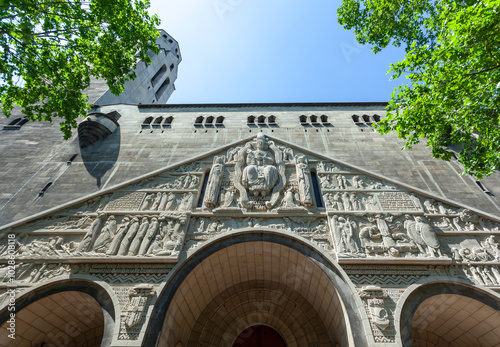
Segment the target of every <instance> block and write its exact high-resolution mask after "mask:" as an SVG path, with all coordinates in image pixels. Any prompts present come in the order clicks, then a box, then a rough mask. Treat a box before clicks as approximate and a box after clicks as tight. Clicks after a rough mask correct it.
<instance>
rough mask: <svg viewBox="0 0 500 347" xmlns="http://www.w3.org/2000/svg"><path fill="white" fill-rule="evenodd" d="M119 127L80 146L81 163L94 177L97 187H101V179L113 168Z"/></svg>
mask: <svg viewBox="0 0 500 347" xmlns="http://www.w3.org/2000/svg"><path fill="white" fill-rule="evenodd" d="M120 141H121V134H120V127H117V128H116V130H115V131H113V133H112V134H110V135H109V136H107V137H106V138H104V139H101V140H99V141H97V142H94V143H92V144H90V145H87V146H85V147H83V148H82V147H81V146H80V153H81V155H82V160H83V163H84V164H85V168H86V169H87V172H88V173H89V174H90V175H91V176H92V177H94V178H95V179H96V184H97V187H98V188H101V184H102V182H101V179H102V178H103V177H104V175H106V173H107V172H108V171H109V170H111V169H112V168H113V166H114V165H115V163H116V160H117V159H118V155H119V154H120Z"/></svg>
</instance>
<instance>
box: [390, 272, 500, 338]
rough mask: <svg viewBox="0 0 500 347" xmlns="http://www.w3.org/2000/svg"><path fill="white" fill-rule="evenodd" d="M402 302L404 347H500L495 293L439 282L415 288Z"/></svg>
mask: <svg viewBox="0 0 500 347" xmlns="http://www.w3.org/2000/svg"><path fill="white" fill-rule="evenodd" d="M400 300H401V301H402V305H401V310H400V311H399V313H397V314H396V317H395V319H396V321H399V327H400V336H401V342H402V345H403V346H407V347H424V346H425V347H433V346H439V347H452V346H453V347H469V346H499V342H498V341H499V340H498V336H500V323H499V322H500V297H499V295H498V294H496V293H494V292H492V291H488V290H483V289H481V288H478V287H476V286H474V285H470V284H467V283H462V282H454V281H435V282H430V283H427V284H422V285H418V286H416V287H414V288H412V289H411V290H410V291H408V293H407V294H406V295H403V297H402V298H401V299H400ZM398 317H399V318H398Z"/></svg>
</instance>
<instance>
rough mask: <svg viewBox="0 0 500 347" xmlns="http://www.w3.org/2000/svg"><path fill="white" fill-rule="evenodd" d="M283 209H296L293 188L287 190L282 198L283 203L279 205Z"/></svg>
mask: <svg viewBox="0 0 500 347" xmlns="http://www.w3.org/2000/svg"><path fill="white" fill-rule="evenodd" d="M281 206H283V207H297V204H295V199H294V191H293V188H291V187H290V188H288V189H287V190H286V192H285V197H284V198H283V202H282V204H281Z"/></svg>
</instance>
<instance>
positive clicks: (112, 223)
mask: <svg viewBox="0 0 500 347" xmlns="http://www.w3.org/2000/svg"><path fill="white" fill-rule="evenodd" d="M499 227H500V224H499V220H498V219H496V218H495V217H493V216H490V215H487V214H484V213H481V212H479V211H474V210H473V209H471V208H468V207H466V206H461V205H460V204H459V203H455V202H452V201H448V200H446V199H443V198H439V197H437V196H433V195H432V194H429V193H427V192H424V191H421V190H419V189H416V188H412V187H410V186H408V185H405V184H402V183H399V182H397V181H396V180H393V179H390V178H387V177H381V176H380V175H376V174H374V173H371V172H368V171H366V170H363V169H361V168H357V167H355V166H352V165H349V164H348V163H343V162H340V161H337V160H334V159H332V158H329V157H326V156H323V155H322V154H320V153H315V152H312V151H309V150H306V149H304V148H300V147H298V146H295V145H293V144H291V143H288V142H286V141H282V140H280V139H277V138H273V137H271V136H264V135H263V134H262V133H261V134H259V135H257V136H254V137H250V138H247V139H244V140H241V141H238V142H234V143H231V144H229V145H226V146H224V147H221V148H219V149H217V150H214V151H211V152H208V153H206V154H204V155H200V156H198V157H196V158H192V159H191V160H187V161H184V162H182V163H178V164H176V165H173V166H170V167H167V168H165V169H162V170H158V171H155V172H152V173H150V174H149V175H145V176H142V177H139V178H137V179H135V180H132V181H129V182H125V183H123V184H121V185H119V186H116V187H113V188H110V189H107V190H106V191H103V192H100V193H99V194H95V195H92V196H89V197H87V198H85V199H81V200H78V201H74V202H72V203H70V204H66V205H64V206H61V207H59V208H56V209H53V210H51V211H47V212H46V213H43V214H40V215H38V216H36V217H34V218H30V219H26V220H24V221H20V222H17V223H12V224H11V225H10V226H7V227H6V228H4V229H3V230H4V232H9V233H12V234H14V235H15V236H16V239H17V242H18V249H19V252H18V260H21V261H22V260H23V259H26V260H33V259H34V260H36V259H44V260H47V259H49V260H50V259H53V260H54V261H55V260H57V261H60V260H61V259H69V258H75V257H76V258H82V259H92V261H101V260H102V261H103V262H106V261H108V260H111V259H114V260H116V259H125V260H127V259H128V261H130V260H131V259H137V258H141V259H142V261H146V262H148V261H151V262H154V261H156V260H158V259H171V260H172V261H173V262H175V261H176V260H177V259H178V257H179V254H180V253H181V252H188V253H189V252H192V251H194V250H195V249H196V248H197V247H198V246H199V245H200V244H202V243H203V242H205V241H208V240H210V239H212V238H214V237H216V236H219V235H221V234H224V233H226V232H229V231H237V230H243V229H245V230H248V229H249V228H253V229H258V228H260V229H270V230H275V229H279V230H280V231H282V232H289V233H291V234H293V235H295V236H297V237H301V238H304V239H306V240H309V241H310V242H312V243H313V244H315V245H317V246H318V247H319V248H320V249H321V250H323V251H324V252H327V253H330V254H332V255H333V256H334V257H336V259H338V260H339V261H353V260H356V259H367V258H368V259H371V258H373V259H377V260H379V259H394V258H401V259H406V260H422V259H424V260H425V259H431V258H432V259H435V260H443V261H447V262H450V261H452V260H454V261H459V262H462V261H464V262H465V261H497V260H499V258H500V253H499V252H497V250H495V249H497V248H495V247H498V244H497V243H496V240H495V235H496V234H498V233H500V231H499ZM479 248H481V249H482V251H481V252H479V251H478V250H477V249H479ZM96 259H97V260H96ZM26 276H27V274H26Z"/></svg>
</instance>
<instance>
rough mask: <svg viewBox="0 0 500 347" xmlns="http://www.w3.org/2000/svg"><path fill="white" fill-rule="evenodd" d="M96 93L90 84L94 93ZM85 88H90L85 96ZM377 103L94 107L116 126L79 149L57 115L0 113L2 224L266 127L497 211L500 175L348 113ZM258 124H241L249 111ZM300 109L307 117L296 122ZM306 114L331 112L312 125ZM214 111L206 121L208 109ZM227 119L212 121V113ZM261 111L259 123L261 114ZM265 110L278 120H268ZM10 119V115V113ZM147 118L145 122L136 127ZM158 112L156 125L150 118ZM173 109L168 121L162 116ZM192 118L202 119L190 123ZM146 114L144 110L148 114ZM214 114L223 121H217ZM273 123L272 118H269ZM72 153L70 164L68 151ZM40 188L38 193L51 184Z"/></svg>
mask: <svg viewBox="0 0 500 347" xmlns="http://www.w3.org/2000/svg"><path fill="white" fill-rule="evenodd" d="M95 94H96V91H95V90H94V91H93V95H95ZM91 96H92V95H91ZM384 106H385V104H384V103H325V104H221V105H139V106H129V105H123V104H121V105H114V106H106V107H101V108H100V109H99V111H100V112H104V113H108V112H111V111H113V110H115V111H117V112H119V113H120V115H121V118H120V119H119V124H120V126H119V127H118V128H117V129H116V130H115V131H114V132H113V133H112V134H111V135H110V136H108V137H107V138H105V139H104V140H101V141H99V142H96V143H94V144H92V145H90V146H88V147H86V148H84V149H80V147H79V142H78V138H77V137H78V136H77V135H76V131H75V135H74V136H73V137H72V138H70V139H69V140H68V141H64V140H63V139H62V133H61V132H60V131H59V126H58V124H57V123H35V122H28V123H26V124H24V125H23V126H22V127H21V128H20V129H18V130H1V129H2V128H3V126H4V125H6V124H8V123H9V122H10V121H11V119H13V118H10V119H7V118H5V116H3V115H2V116H0V168H1V170H0V226H1V225H6V224H8V223H11V222H13V221H17V220H19V219H22V218H25V217H29V216H32V215H33V214H36V213H39V212H42V211H44V210H47V209H50V208H53V207H56V206H59V205H61V204H64V203H68V202H70V201H73V200H75V199H79V198H82V197H85V196H87V195H89V194H93V193H97V192H99V191H102V190H104V189H108V188H111V187H113V186H115V185H117V184H120V183H123V182H125V181H128V180H132V179H134V178H136V177H139V176H141V175H146V174H148V173H150V172H152V171H154V170H159V169H161V168H164V167H166V166H169V165H173V164H175V163H178V162H181V161H184V160H187V159H190V158H193V157H195V156H199V155H202V154H203V153H206V152H208V151H211V150H214V149H217V148H219V147H221V146H225V145H228V144H230V143H232V142H234V141H237V140H240V139H244V138H248V137H250V136H254V135H255V134H256V133H258V132H261V131H262V132H263V133H265V134H268V135H270V136H273V137H275V138H278V139H282V140H284V141H288V142H290V143H292V144H295V145H297V146H299V147H304V148H307V149H309V150H312V151H316V152H318V153H321V154H323V155H326V156H329V157H331V158H333V159H334V160H335V159H337V160H341V161H343V162H345V163H348V164H352V165H355V166H358V167H360V168H362V169H364V170H368V171H371V172H373V173H374V174H379V175H384V176H386V177H388V178H391V179H394V180H397V181H400V182H402V183H405V184H408V185H411V186H413V187H416V188H419V189H421V190H424V191H427V192H429V193H431V194H434V195H437V196H441V197H443V198H447V199H450V200H454V201H456V202H459V203H461V204H464V205H467V206H471V207H473V208H475V209H477V210H480V211H484V212H487V213H491V214H493V215H496V216H498V215H500V209H499V202H498V200H497V197H498V194H500V176H499V175H498V174H495V175H492V176H491V177H489V178H487V179H485V180H483V181H482V184H483V187H485V188H486V189H487V190H488V191H489V192H490V195H489V194H486V193H485V192H483V190H482V189H481V187H480V186H478V184H477V183H476V180H475V179H474V178H472V177H468V176H461V175H460V172H461V170H462V169H461V166H460V163H458V162H457V161H455V160H452V161H451V162H442V161H439V160H436V159H433V158H431V155H430V151H429V149H428V148H426V147H425V145H424V144H421V145H418V146H415V147H414V148H413V149H411V150H405V151H401V147H402V144H403V143H402V142H401V141H400V140H399V139H398V138H397V137H396V135H394V134H390V135H385V136H381V135H379V134H378V133H376V132H374V131H373V129H372V128H371V127H369V126H368V127H361V126H359V125H356V124H355V123H354V122H353V120H352V118H351V116H352V115H368V116H373V115H379V116H381V117H383V116H384V115H385V112H384ZM252 115H253V116H255V117H256V119H255V123H256V124H255V125H248V124H247V119H248V117H249V116H252ZM301 115H305V116H307V124H304V125H302V124H301V123H300V122H299V117H300V116H301ZM312 115H315V116H318V119H319V117H320V116H322V115H324V116H326V117H328V121H327V123H329V124H323V123H322V122H321V120H318V122H319V123H318V124H313V123H312V122H311V119H310V117H311V116H312ZM211 116H212V117H214V120H213V123H212V124H207V123H206V119H207V118H208V117H211ZM220 116H222V117H224V119H223V122H222V124H220V125H215V123H216V120H217V117H220ZM259 116H264V117H266V119H265V123H264V124H260V125H259V124H258V117H259ZM270 116H274V117H275V122H276V124H275V125H274V124H269V120H270V118H269V117H270ZM13 117H15V116H13ZM148 117H153V118H152V121H151V124H150V125H142V124H143V122H144V120H145V119H147V118H148ZM158 117H163V120H162V122H161V124H160V125H155V120H156V119H158ZM168 117H173V120H172V122H171V124H170V125H165V124H164V120H165V119H167V118H168ZM198 117H204V118H203V122H202V124H201V125H200V126H195V121H196V119H197V118H198ZM150 119H151V118H150ZM219 120H220V119H219ZM271 123H272V122H271ZM75 154H77V156H76V158H75V159H74V160H73V161H72V162H70V163H68V161H69V160H70V158H72V157H73V156H74V155H75ZM49 182H52V184H51V185H50V187H48V188H47V189H46V191H45V192H44V194H43V195H42V194H40V191H41V190H42V189H43V188H44V187H45V186H46V185H47V184H48V183H49Z"/></svg>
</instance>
